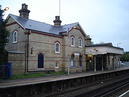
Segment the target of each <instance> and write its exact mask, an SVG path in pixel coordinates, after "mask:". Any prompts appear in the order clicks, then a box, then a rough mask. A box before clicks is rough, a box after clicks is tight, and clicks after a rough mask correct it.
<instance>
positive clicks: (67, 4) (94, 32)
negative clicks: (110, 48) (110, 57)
mask: <svg viewBox="0 0 129 97" xmlns="http://www.w3.org/2000/svg"><path fill="white" fill-rule="evenodd" d="M22 3H26V4H27V5H28V7H29V9H30V10H31V12H30V19H33V20H37V21H41V22H46V23H50V24H53V20H54V17H55V16H56V15H59V0H0V4H1V5H2V8H5V7H9V8H10V9H9V11H8V12H6V13H5V16H4V18H6V16H7V15H8V14H9V13H12V14H15V15H19V13H18V10H19V9H20V8H21V4H22ZM60 14H61V20H62V24H68V23H74V22H79V23H80V25H81V26H82V28H83V29H84V31H85V33H86V34H88V35H90V36H91V38H92V41H93V42H94V43H102V42H104V43H107V42H112V43H113V45H114V46H118V47H122V48H124V50H125V51H129V0H61V13H60Z"/></svg>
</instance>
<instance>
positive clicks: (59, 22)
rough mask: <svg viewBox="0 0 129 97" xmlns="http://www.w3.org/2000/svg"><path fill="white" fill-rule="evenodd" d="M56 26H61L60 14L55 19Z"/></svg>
mask: <svg viewBox="0 0 129 97" xmlns="http://www.w3.org/2000/svg"><path fill="white" fill-rule="evenodd" d="M53 22H54V25H55V26H61V22H62V21H61V20H60V16H55V20H54V21H53Z"/></svg>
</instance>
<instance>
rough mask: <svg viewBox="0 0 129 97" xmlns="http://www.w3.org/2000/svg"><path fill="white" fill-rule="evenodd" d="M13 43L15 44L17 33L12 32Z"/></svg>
mask: <svg viewBox="0 0 129 97" xmlns="http://www.w3.org/2000/svg"><path fill="white" fill-rule="evenodd" d="M13 43H17V31H14V32H13Z"/></svg>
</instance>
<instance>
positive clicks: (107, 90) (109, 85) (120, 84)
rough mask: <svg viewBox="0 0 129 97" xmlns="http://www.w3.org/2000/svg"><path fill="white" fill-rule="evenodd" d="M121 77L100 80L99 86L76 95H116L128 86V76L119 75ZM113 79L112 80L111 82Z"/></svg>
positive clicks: (89, 96)
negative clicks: (106, 80)
mask: <svg viewBox="0 0 129 97" xmlns="http://www.w3.org/2000/svg"><path fill="white" fill-rule="evenodd" d="M121 77H122V79H119V78H117V80H115V81H113V79H112V80H110V81H109V82H102V84H104V85H102V86H101V87H100V88H98V89H95V90H93V91H90V92H87V93H85V94H81V95H79V96H76V97H118V96H119V95H120V94H121V93H122V92H125V91H126V90H127V89H128V88H127V87H129V77H128V76H121ZM111 81H113V82H111Z"/></svg>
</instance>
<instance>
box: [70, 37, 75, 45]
mask: <svg viewBox="0 0 129 97" xmlns="http://www.w3.org/2000/svg"><path fill="white" fill-rule="evenodd" d="M70 43H71V46H73V47H74V46H75V37H74V36H71V37H70ZM72 43H73V44H72Z"/></svg>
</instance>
